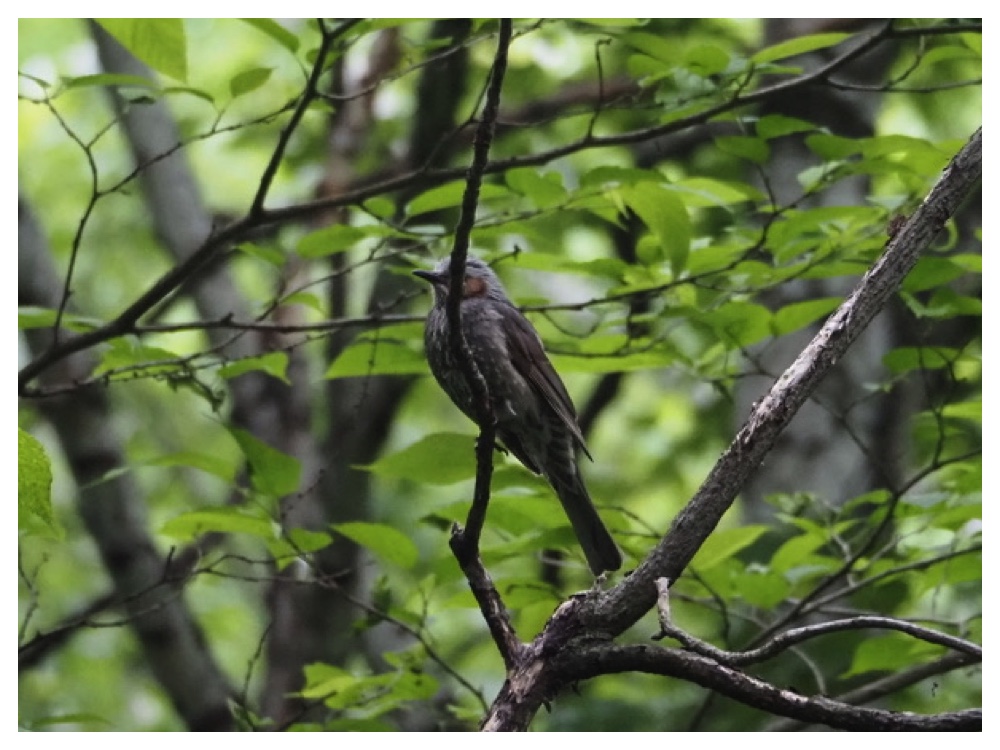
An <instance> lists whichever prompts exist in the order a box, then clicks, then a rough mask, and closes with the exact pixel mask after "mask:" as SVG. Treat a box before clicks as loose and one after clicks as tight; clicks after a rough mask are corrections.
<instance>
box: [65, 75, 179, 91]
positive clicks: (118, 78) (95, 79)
mask: <svg viewBox="0 0 1000 750" xmlns="http://www.w3.org/2000/svg"><path fill="white" fill-rule="evenodd" d="M63 83H64V84H65V85H66V88H67V89H77V88H85V87H87V86H122V87H133V88H140V89H147V90H152V91H154V92H156V93H160V91H161V89H160V84H159V83H157V82H156V81H152V80H150V79H149V78H144V77H143V76H135V75H128V74H126V73H94V74H92V75H88V76H76V77H73V78H65V79H63Z"/></svg>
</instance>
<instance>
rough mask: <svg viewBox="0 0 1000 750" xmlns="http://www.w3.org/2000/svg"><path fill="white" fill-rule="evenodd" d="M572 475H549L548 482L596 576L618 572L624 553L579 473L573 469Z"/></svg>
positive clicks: (575, 468)
mask: <svg viewBox="0 0 1000 750" xmlns="http://www.w3.org/2000/svg"><path fill="white" fill-rule="evenodd" d="M572 468H573V471H572V475H570V476H566V477H557V476H552V475H550V476H549V477H548V479H549V481H550V482H551V483H552V487H553V488H554V489H555V491H556V494H557V495H558V496H559V501H560V502H561V503H562V506H563V510H565V511H566V515H567V516H568V517H569V522H570V524H571V525H572V526H573V531H574V532H575V533H576V538H577V539H578V540H579V541H580V547H581V548H582V549H583V554H584V556H585V557H586V558H587V564H588V565H590V569H591V571H593V573H594V575H595V576H597V575H600V574H601V573H603V572H605V571H607V570H618V569H619V568H620V567H621V566H622V553H621V552H620V551H619V549H618V545H617V544H615V540H614V539H613V538H612V537H611V533H610V532H609V531H608V529H607V527H606V526H605V525H604V521H602V520H601V517H600V516H599V515H598V514H597V508H595V507H594V503H593V502H591V500H590V495H589V494H588V493H587V488H586V487H585V486H584V484H583V479H582V478H581V477H580V470H579V469H578V468H577V467H576V466H573V467H572Z"/></svg>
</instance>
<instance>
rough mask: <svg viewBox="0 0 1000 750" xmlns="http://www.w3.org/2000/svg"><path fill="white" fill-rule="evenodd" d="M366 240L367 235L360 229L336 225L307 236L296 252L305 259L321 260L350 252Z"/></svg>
mask: <svg viewBox="0 0 1000 750" xmlns="http://www.w3.org/2000/svg"><path fill="white" fill-rule="evenodd" d="M364 238H365V233H364V232H363V231H362V230H361V229H359V228H358V227H352V226H350V225H347V224H334V225H333V226H329V227H324V228H323V229H319V230H317V231H315V232H310V233H309V234H307V235H306V236H305V237H303V238H302V239H301V240H299V244H298V245H297V246H296V248H295V252H296V253H298V254H299V255H300V256H302V257H303V258H321V257H323V256H326V255H333V254H334V253H340V252H343V251H344V250H350V249H351V248H352V247H353V246H354V245H356V244H357V243H358V242H360V241H361V240H363V239H364Z"/></svg>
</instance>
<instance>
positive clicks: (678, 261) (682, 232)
mask: <svg viewBox="0 0 1000 750" xmlns="http://www.w3.org/2000/svg"><path fill="white" fill-rule="evenodd" d="M618 192H619V194H620V195H621V197H622V200H623V201H624V202H625V203H626V205H628V207H629V208H631V209H632V210H633V211H635V213H636V215H637V216H638V217H639V218H640V219H642V222H643V223H644V224H645V225H646V226H647V227H649V231H650V232H651V233H652V234H653V236H654V237H655V238H656V240H657V242H658V243H659V246H660V247H661V248H662V249H663V251H664V252H665V253H666V257H667V258H668V259H669V260H670V267H671V270H672V271H673V273H674V275H675V276H676V275H680V274H681V272H683V271H684V268H685V266H686V265H687V258H688V253H689V252H690V250H691V218H690V217H689V216H688V212H687V208H686V207H685V206H684V202H683V201H682V200H681V199H680V198H679V197H677V194H676V193H675V192H674V191H672V190H669V189H667V188H666V187H664V186H662V185H653V184H642V185H636V186H634V187H622V188H619V191H618Z"/></svg>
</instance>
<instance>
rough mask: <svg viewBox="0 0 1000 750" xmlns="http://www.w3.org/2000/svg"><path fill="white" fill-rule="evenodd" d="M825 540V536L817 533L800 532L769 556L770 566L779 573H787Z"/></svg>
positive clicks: (805, 559)
mask: <svg viewBox="0 0 1000 750" xmlns="http://www.w3.org/2000/svg"><path fill="white" fill-rule="evenodd" d="M826 542H827V539H826V536H825V535H824V534H819V533H815V534H813V533H810V534H800V535H799V536H796V537H792V538H791V539H789V540H788V541H787V542H785V543H784V544H782V545H781V546H780V547H779V548H778V550H777V551H776V552H775V553H774V556H773V557H772V558H771V567H772V568H773V569H774V570H776V571H778V572H780V573H787V572H788V571H790V570H792V569H793V568H795V567H798V566H801V565H802V564H803V563H804V562H806V561H807V559H808V557H809V556H810V555H811V553H813V552H815V551H816V550H817V549H819V548H820V547H822V546H823V545H824V544H826Z"/></svg>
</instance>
